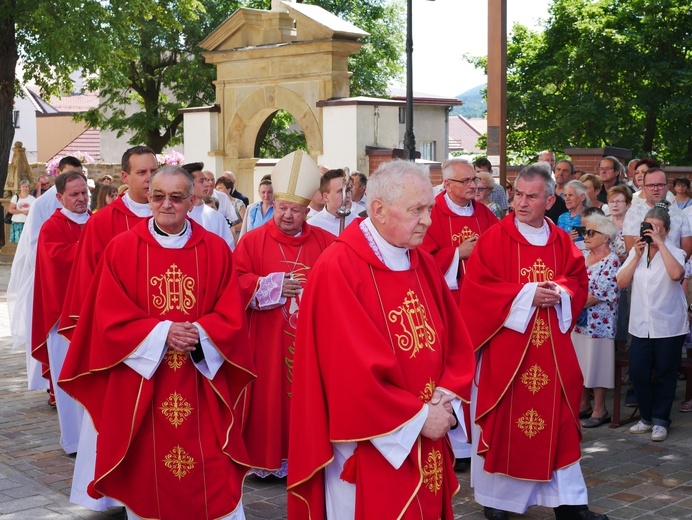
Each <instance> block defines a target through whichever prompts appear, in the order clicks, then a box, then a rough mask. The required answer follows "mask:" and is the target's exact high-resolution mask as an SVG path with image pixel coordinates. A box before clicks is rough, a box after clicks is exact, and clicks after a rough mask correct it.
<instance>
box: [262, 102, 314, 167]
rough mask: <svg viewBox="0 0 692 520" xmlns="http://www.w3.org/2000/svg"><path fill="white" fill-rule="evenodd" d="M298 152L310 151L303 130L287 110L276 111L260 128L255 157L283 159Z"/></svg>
mask: <svg viewBox="0 0 692 520" xmlns="http://www.w3.org/2000/svg"><path fill="white" fill-rule="evenodd" d="M296 150H304V151H306V152H307V151H308V145H307V141H306V140H305V134H303V130H302V128H301V127H300V125H299V124H298V122H297V121H296V120H295V118H294V117H293V116H292V115H291V114H290V113H289V112H286V111H285V110H276V111H274V112H272V113H271V114H270V115H269V117H267V118H266V119H265V120H264V122H263V123H262V125H261V126H260V128H259V130H258V132H257V137H256V139H255V149H254V155H255V157H258V158H261V159H274V158H281V157H284V156H285V155H288V154H289V153H291V152H294V151H296Z"/></svg>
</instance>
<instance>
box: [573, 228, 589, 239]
mask: <svg viewBox="0 0 692 520" xmlns="http://www.w3.org/2000/svg"><path fill="white" fill-rule="evenodd" d="M572 229H573V230H574V231H576V232H577V235H579V236H580V237H583V236H584V233H586V226H574V227H573V228H572Z"/></svg>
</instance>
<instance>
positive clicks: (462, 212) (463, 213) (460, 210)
mask: <svg viewBox="0 0 692 520" xmlns="http://www.w3.org/2000/svg"><path fill="white" fill-rule="evenodd" d="M444 199H445V202H446V203H447V207H448V208H449V209H450V210H452V213H455V214H457V215H459V216H460V217H470V216H471V215H473V201H471V200H470V201H469V202H468V204H466V206H459V204H457V203H456V202H454V201H453V200H452V199H451V198H450V197H449V195H448V194H447V193H445V195H444Z"/></svg>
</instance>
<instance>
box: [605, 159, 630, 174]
mask: <svg viewBox="0 0 692 520" xmlns="http://www.w3.org/2000/svg"><path fill="white" fill-rule="evenodd" d="M603 161H610V162H611V163H613V169H614V170H615V171H616V172H618V175H619V174H621V173H625V172H626V171H627V170H626V168H625V167H624V166H623V165H622V163H621V162H620V161H618V158H617V157H613V156H612V155H607V156H605V157H604V158H603V159H601V160H600V161H599V162H598V164H599V165H600V164H601V163H602V162H603Z"/></svg>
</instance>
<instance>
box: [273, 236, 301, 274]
mask: <svg viewBox="0 0 692 520" xmlns="http://www.w3.org/2000/svg"><path fill="white" fill-rule="evenodd" d="M277 243H278V244H279V251H281V256H283V257H284V262H286V263H287V264H288V263H289V261H288V259H287V258H286V254H285V253H284V248H283V247H281V243H280V242H277ZM303 245H304V244H301V245H300V248H299V249H298V254H297V255H296V259H295V260H294V261H293V267H292V268H291V270H290V271H289V272H290V273H292V272H293V271H295V270H296V266H297V265H298V259H299V258H300V253H301V252H302V251H303Z"/></svg>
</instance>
